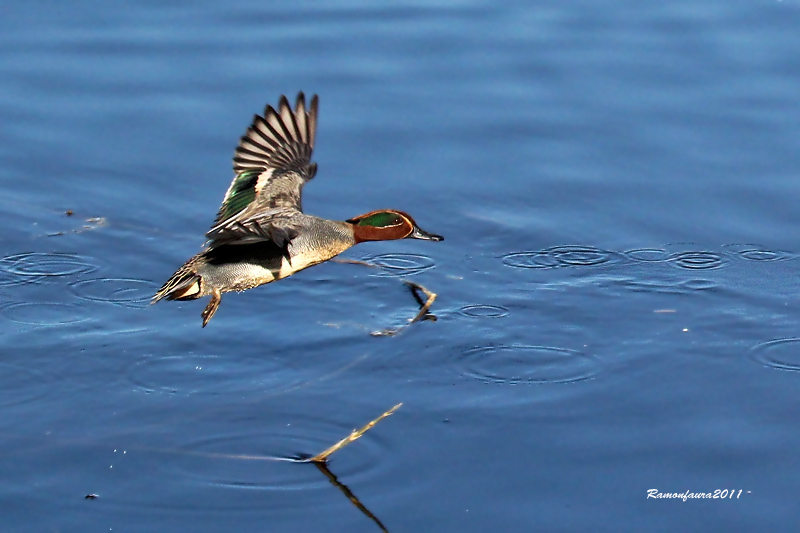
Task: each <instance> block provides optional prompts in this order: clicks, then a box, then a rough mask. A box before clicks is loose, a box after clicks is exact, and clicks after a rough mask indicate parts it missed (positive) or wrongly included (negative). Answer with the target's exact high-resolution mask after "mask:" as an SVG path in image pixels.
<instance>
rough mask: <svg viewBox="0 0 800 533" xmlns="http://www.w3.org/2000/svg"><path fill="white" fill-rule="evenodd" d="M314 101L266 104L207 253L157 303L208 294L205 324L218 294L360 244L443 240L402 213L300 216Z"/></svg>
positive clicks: (239, 158) (244, 144)
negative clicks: (341, 217)
mask: <svg viewBox="0 0 800 533" xmlns="http://www.w3.org/2000/svg"><path fill="white" fill-rule="evenodd" d="M318 102H319V99H318V98H317V96H316V95H314V96H313V97H312V98H311V102H310V105H309V106H308V107H306V99H305V95H303V93H300V94H298V95H297V102H296V104H295V107H294V109H292V107H291V105H290V104H289V101H288V100H287V99H286V97H285V96H281V98H280V102H279V103H278V109H277V110H276V109H274V108H273V107H272V106H270V105H268V106H267V107H266V109H265V110H264V114H263V115H256V116H255V117H254V118H253V123H252V124H251V125H250V127H249V128H248V129H247V132H246V133H245V134H244V136H243V137H242V138H241V140H240V141H239V146H238V147H237V148H236V152H235V153H234V157H233V171H234V175H235V177H234V178H233V182H232V183H231V185H230V187H228V192H227V193H225V198H224V199H223V200H222V206H221V207H220V209H219V213H218V214H217V218H216V219H215V220H214V224H213V225H212V226H211V229H209V230H208V232H207V233H206V237H207V238H208V243H207V246H206V248H205V249H204V250H203V251H201V252H200V253H199V254H197V255H195V256H194V257H192V258H191V259H189V260H188V261H186V263H184V265H183V266H182V267H181V268H179V269H178V270H177V272H175V273H174V274H173V275H172V277H170V278H169V279H168V280H167V282H166V283H165V284H164V286H163V287H161V289H159V290H158V292H156V294H155V296H153V299H152V302H151V303H155V302H157V301H159V300H161V299H163V298H166V299H167V300H195V299H197V298H202V297H203V296H209V295H210V296H211V301H209V303H208V305H207V306H206V308H205V309H204V310H203V313H202V317H203V327H205V326H206V324H208V321H209V320H211V317H213V316H214V313H215V312H216V311H217V308H218V307H219V304H220V302H221V301H222V293H223V292H230V291H244V290H247V289H252V288H253V287H258V286H259V285H263V284H265V283H270V282H272V281H276V280H279V279H283V278H285V277H288V276H291V275H292V274H294V273H295V272H298V271H300V270H303V269H304V268H308V267H310V266H313V265H316V264H319V263H322V262H324V261H327V260H329V259H331V258H333V257H334V256H336V255H338V254H340V253H342V252H344V251H345V250H347V249H348V248H350V247H351V246H353V245H355V244H358V243H360V242H364V241H388V240H394V239H423V240H428V241H441V240H443V239H444V238H443V237H440V236H439V235H433V234H431V233H427V232H425V231H423V230H422V229H420V227H419V226H417V223H416V222H414V219H412V218H411V217H410V216H409V215H408V214H406V213H404V212H402V211H398V210H396V209H382V210H379V211H372V212H370V213H366V214H364V215H359V216H357V217H354V218H351V219H348V220H345V221H339V220H326V219H324V218H319V217H315V216H312V215H307V214H305V213H303V209H302V207H301V202H300V200H301V193H302V190H303V185H305V184H306V182H308V181H310V180H311V179H312V178H313V177H314V175H315V174H316V173H317V165H316V163H312V162H311V152H312V150H313V149H314V139H315V137H316V131H317V108H318Z"/></svg>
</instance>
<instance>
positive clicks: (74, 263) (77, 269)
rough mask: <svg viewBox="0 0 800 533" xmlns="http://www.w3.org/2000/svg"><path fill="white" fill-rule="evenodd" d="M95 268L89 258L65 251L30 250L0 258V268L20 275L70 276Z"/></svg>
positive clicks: (91, 270)
mask: <svg viewBox="0 0 800 533" xmlns="http://www.w3.org/2000/svg"><path fill="white" fill-rule="evenodd" d="M97 268H98V267H97V265H95V264H94V263H93V262H92V261H91V259H90V258H88V257H84V256H80V255H77V254H67V253H44V252H30V253H24V254H15V255H9V256H6V257H3V258H2V259H0V269H2V270H4V271H6V272H9V273H11V274H16V275H20V276H39V277H56V276H72V275H76V274H87V273H89V272H94V271H95V270H97Z"/></svg>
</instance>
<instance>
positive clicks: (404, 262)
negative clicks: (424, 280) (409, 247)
mask: <svg viewBox="0 0 800 533" xmlns="http://www.w3.org/2000/svg"><path fill="white" fill-rule="evenodd" d="M366 262H367V263H369V264H371V265H375V266H377V267H379V268H380V269H381V270H382V271H383V272H382V273H381V275H383V276H413V275H414V274H419V273H420V272H424V271H426V270H429V269H431V268H433V267H434V266H436V263H435V262H434V261H433V259H431V258H430V257H428V256H426V255H417V254H401V253H391V254H381V255H376V256H373V257H370V258H368V259H366Z"/></svg>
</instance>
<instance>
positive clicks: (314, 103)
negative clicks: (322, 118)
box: [308, 94, 319, 148]
mask: <svg viewBox="0 0 800 533" xmlns="http://www.w3.org/2000/svg"><path fill="white" fill-rule="evenodd" d="M318 107H319V97H317V95H316V94H315V95H314V96H312V97H311V108H310V110H309V112H308V145H309V146H310V147H311V148H314V139H316V137H317V108H318Z"/></svg>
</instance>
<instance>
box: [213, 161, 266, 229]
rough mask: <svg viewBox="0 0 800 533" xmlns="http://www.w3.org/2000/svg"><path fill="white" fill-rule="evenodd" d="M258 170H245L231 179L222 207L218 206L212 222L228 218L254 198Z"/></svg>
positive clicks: (215, 222) (216, 222)
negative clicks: (217, 211)
mask: <svg viewBox="0 0 800 533" xmlns="http://www.w3.org/2000/svg"><path fill="white" fill-rule="evenodd" d="M259 174H260V172H259V171H258V170H245V171H244V172H242V173H241V174H239V175H238V176H236V177H235V178H234V179H233V183H231V187H230V189H229V190H228V193H227V194H226V195H225V199H224V200H223V201H222V207H220V208H219V213H217V218H216V219H215V220H214V224H215V225H216V224H218V223H220V222H222V221H224V220H228V219H230V218H231V217H233V216H235V215H236V214H237V213H239V212H241V211H242V210H243V209H244V208H245V207H247V206H248V205H250V204H251V203H252V202H253V200H255V199H256V183H257V182H258V175H259Z"/></svg>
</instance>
